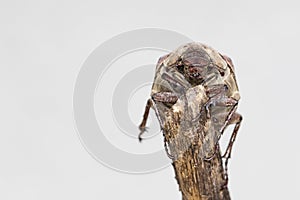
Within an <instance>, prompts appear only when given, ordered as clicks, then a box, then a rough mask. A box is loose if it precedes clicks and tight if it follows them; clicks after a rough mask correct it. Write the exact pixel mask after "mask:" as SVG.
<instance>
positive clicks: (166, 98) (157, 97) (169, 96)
mask: <svg viewBox="0 0 300 200" xmlns="http://www.w3.org/2000/svg"><path fill="white" fill-rule="evenodd" d="M152 98H153V100H154V101H159V102H162V103H176V101H177V100H178V97H177V95H176V94H175V93H172V92H158V93H155V94H153V95H152Z"/></svg>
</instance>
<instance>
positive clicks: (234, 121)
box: [222, 112, 243, 181]
mask: <svg viewBox="0 0 300 200" xmlns="http://www.w3.org/2000/svg"><path fill="white" fill-rule="evenodd" d="M242 120H243V117H242V115H240V114H239V113H236V112H235V113H233V115H232V116H231V118H230V119H229V124H235V126H234V129H233V132H232V134H231V137H230V140H229V144H228V146H227V148H226V151H225V153H224V155H223V156H222V158H225V176H226V177H228V175H227V171H228V160H229V158H230V157H231V151H232V147H233V143H234V141H235V139H236V136H237V133H238V131H239V128H240V125H241V122H242ZM227 181H228V178H227Z"/></svg>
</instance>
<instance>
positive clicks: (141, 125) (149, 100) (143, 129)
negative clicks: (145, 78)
mask: <svg viewBox="0 0 300 200" xmlns="http://www.w3.org/2000/svg"><path fill="white" fill-rule="evenodd" d="M152 106H153V103H152V100H151V99H148V101H147V104H146V107H145V112H144V115H143V120H142V123H141V124H140V125H139V129H140V131H141V132H140V134H139V136H138V138H139V141H140V142H141V141H142V137H141V136H142V134H143V133H144V132H145V131H146V124H147V119H148V117H149V111H150V108H151V107H152Z"/></svg>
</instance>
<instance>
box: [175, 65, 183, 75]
mask: <svg viewBox="0 0 300 200" xmlns="http://www.w3.org/2000/svg"><path fill="white" fill-rule="evenodd" d="M176 67H177V70H178V71H179V72H180V73H181V74H183V73H184V65H178V66H176Z"/></svg>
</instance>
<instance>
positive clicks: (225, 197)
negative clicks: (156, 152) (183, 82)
mask: <svg viewBox="0 0 300 200" xmlns="http://www.w3.org/2000/svg"><path fill="white" fill-rule="evenodd" d="M180 118H181V117H180V113H177V112H169V113H168V116H167V122H166V123H165V128H164V137H165V139H166V142H167V144H168V146H169V149H170V154H171V155H172V156H173V157H174V158H173V167H174V170H175V175H176V179H177V182H178V184H179V189H180V191H181V193H182V199H183V200H229V199H230V195H229V191H228V188H227V185H226V177H225V172H224V169H223V164H222V157H221V152H220V151H219V148H217V151H216V153H215V155H214V156H213V157H212V159H211V160H209V161H206V160H204V159H202V158H201V156H199V152H200V151H201V145H202V144H201V143H197V144H191V138H190V137H189V136H185V135H183V134H182V133H180V132H179V131H178V130H180V126H182V123H181V120H180ZM200 142H201V141H200Z"/></svg>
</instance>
